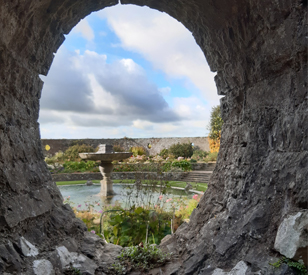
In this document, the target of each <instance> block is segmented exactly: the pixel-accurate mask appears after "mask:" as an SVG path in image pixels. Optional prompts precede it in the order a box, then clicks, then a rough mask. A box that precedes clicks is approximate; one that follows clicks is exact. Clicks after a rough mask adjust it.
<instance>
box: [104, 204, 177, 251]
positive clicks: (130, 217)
mask: <svg viewBox="0 0 308 275" xmlns="http://www.w3.org/2000/svg"><path fill="white" fill-rule="evenodd" d="M120 209H121V211H119V212H115V213H113V214H111V215H110V217H109V219H108V222H107V223H106V226H105V227H104V236H105V238H106V240H107V241H108V242H111V243H113V244H118V245H121V246H130V245H137V244H139V243H141V242H144V243H145V242H146V232H147V228H148V234H153V236H155V237H154V240H155V242H157V243H159V242H160V241H161V239H162V238H164V237H165V236H166V235H167V234H170V233H171V217H172V214H171V213H167V212H161V213H158V212H155V211H153V210H149V209H145V208H142V207H140V206H139V207H135V206H133V207H132V208H131V209H129V210H125V209H123V208H120Z"/></svg>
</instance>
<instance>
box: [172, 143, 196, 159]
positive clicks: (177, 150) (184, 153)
mask: <svg viewBox="0 0 308 275" xmlns="http://www.w3.org/2000/svg"><path fill="white" fill-rule="evenodd" d="M169 153H170V154H172V155H173V156H174V157H175V158H178V157H184V158H190V157H191V156H192V155H193V153H194V152H193V147H192V144H191V143H177V144H173V145H171V146H170V148H169Z"/></svg>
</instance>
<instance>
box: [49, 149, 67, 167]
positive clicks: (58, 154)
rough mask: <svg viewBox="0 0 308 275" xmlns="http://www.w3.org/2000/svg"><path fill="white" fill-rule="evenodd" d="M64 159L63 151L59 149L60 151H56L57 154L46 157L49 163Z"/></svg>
mask: <svg viewBox="0 0 308 275" xmlns="http://www.w3.org/2000/svg"><path fill="white" fill-rule="evenodd" d="M63 159H64V154H63V152H62V151H59V152H57V153H55V155H54V156H52V157H50V158H48V157H46V158H45V162H46V163H47V164H55V163H57V162H61V161H63Z"/></svg>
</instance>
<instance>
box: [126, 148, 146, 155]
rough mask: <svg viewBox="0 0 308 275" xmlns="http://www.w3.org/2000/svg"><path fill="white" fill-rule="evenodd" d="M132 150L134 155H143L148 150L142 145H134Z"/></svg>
mask: <svg viewBox="0 0 308 275" xmlns="http://www.w3.org/2000/svg"><path fill="white" fill-rule="evenodd" d="M129 151H130V152H132V153H133V155H134V157H137V156H142V155H145V154H146V150H145V148H144V147H142V146H134V147H131V148H130V149H129Z"/></svg>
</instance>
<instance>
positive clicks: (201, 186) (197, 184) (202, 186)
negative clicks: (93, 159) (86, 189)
mask: <svg viewBox="0 0 308 275" xmlns="http://www.w3.org/2000/svg"><path fill="white" fill-rule="evenodd" d="M92 182H93V183H99V182H100V181H99V180H92ZM134 182H135V180H113V183H129V184H132V183H134ZM56 183H57V185H59V186H60V185H73V184H85V183H86V181H85V180H78V181H58V182H56ZM169 183H170V186H172V187H180V188H185V186H186V182H184V181H169ZM190 184H191V185H192V187H193V189H195V190H197V191H202V192H204V191H206V189H207V183H203V182H191V183H190Z"/></svg>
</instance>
